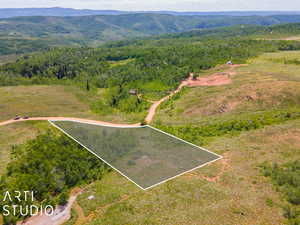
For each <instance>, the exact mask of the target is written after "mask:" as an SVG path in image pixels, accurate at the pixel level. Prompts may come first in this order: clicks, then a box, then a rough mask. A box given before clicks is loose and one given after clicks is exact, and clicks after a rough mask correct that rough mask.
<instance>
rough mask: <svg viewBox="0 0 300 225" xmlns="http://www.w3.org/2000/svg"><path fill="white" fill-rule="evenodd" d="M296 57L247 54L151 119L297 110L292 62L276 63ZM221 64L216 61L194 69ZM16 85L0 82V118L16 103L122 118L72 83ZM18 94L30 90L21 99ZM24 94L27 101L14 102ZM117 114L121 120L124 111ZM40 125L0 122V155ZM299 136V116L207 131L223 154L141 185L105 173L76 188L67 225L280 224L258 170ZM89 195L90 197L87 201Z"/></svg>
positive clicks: (297, 150) (28, 109) (277, 203)
mask: <svg viewBox="0 0 300 225" xmlns="http://www.w3.org/2000/svg"><path fill="white" fill-rule="evenodd" d="M299 57H300V52H299V51H298V52H287V53H283V52H280V53H268V54H264V55H262V56H260V57H258V58H256V59H252V60H249V62H248V63H249V65H248V66H245V67H240V68H237V69H236V71H237V74H236V75H234V76H233V77H232V79H233V82H232V83H231V84H229V85H225V86H218V87H197V88H188V89H185V90H184V91H183V92H182V93H181V95H180V97H179V98H177V99H173V100H171V101H168V102H167V103H165V104H163V105H162V106H161V107H160V110H159V112H158V114H157V116H156V117H155V121H154V124H167V125H172V126H173V125H187V124H195V125H200V124H205V123H209V122H210V121H223V120H227V119H230V118H238V117H240V116H243V115H245V113H250V114H255V113H256V112H264V111H266V112H267V111H268V110H270V109H285V108H292V107H294V108H297V107H299V103H300V88H299V87H300V83H299V81H300V80H299V73H298V71H299V69H300V65H296V64H286V63H284V62H286V61H288V60H295V59H298V58H299ZM223 69H224V68H222V67H218V68H215V69H213V70H211V71H208V72H206V73H205V74H202V75H203V76H204V75H207V74H210V73H214V72H218V71H219V72H220V71H222V70H223ZM20 88H21V89H20V90H17V89H14V88H13V87H7V88H0V93H1V91H2V93H4V94H5V95H3V94H0V96H1V97H0V99H1V98H2V99H3V100H5V102H6V103H5V104H4V106H5V109H6V110H5V113H3V111H2V110H1V113H2V115H1V114H0V118H2V117H3V118H9V117H11V116H14V115H15V114H16V113H15V112H14V111H15V110H13V109H15V107H16V108H17V109H18V110H19V111H22V110H23V111H22V113H26V114H30V113H32V115H31V114H30V115H31V116H33V115H38V116H41V115H39V114H42V115H50V116H54V115H62V114H63V115H66V116H79V117H85V116H86V117H87V118H96V119H97V118H98V119H99V118H101V119H103V118H104V119H107V120H109V119H114V120H115V121H116V120H120V121H122V119H123V118H122V116H115V115H111V116H97V115H95V114H93V113H91V112H90V110H89V107H88V104H87V103H88V102H89V101H90V100H91V98H93V97H92V96H88V95H86V94H83V93H81V92H80V91H78V90H77V91H76V90H75V89H66V88H64V87H61V86H51V87H50V86H29V87H20ZM27 88H28V90H30V92H29V91H28V90H27ZM37 88H38V92H36V89H37ZM22 90H23V92H22ZM25 93H31V94H30V96H29V97H27V98H24V95H25ZM37 93H38V94H37ZM2 96H4V97H2ZM28 98H29V99H31V100H32V101H31V102H32V103H30V102H27V103H26V102H25V103H23V102H20V100H26V99H28ZM66 98H68V99H66ZM2 99H1V102H2ZM7 99H10V101H7ZM66 101H68V102H66ZM15 104H16V106H15ZM39 104H40V107H39ZM35 105H37V106H36V108H34V107H35ZM220 108H222V109H223V111H222V112H220ZM8 109H9V110H8ZM36 110H37V112H38V113H37V114H35V113H36ZM43 113H44V114H43ZM19 114H21V113H19ZM53 114H54V115H53ZM134 117H135V118H136V116H133V117H132V118H134ZM124 118H127V120H128V118H129V117H124ZM124 120H125V119H124ZM124 120H123V121H124ZM40 124H42V123H40ZM15 126H16V127H15ZM43 126H44V125H39V126H37V125H33V124H31V123H26V124H25V123H24V124H22V123H20V124H16V125H10V126H6V127H2V128H1V132H0V134H2V136H0V138H1V139H2V140H6V139H7V138H10V139H9V140H11V141H9V143H7V145H6V146H4V147H1V149H4V150H2V151H1V150H0V153H1V155H0V157H1V159H2V157H3V159H5V157H6V159H7V158H8V157H9V150H8V149H9V148H8V147H9V146H11V145H12V144H15V142H16V138H18V139H20V137H22V138H23V140H25V139H26V138H31V137H33V136H34V135H35V134H36V132H37V131H36V130H37V129H41V130H43V129H44V128H43ZM45 126H46V125H45ZM16 128H18V129H19V128H20V129H19V131H18V132H20V134H19V135H18V133H14V130H17V129H16ZM27 129H29V130H28V133H27V132H26V130H27ZM22 138H21V139H22ZM299 141H300V120H293V121H288V122H285V123H282V124H277V125H272V126H266V127H264V128H262V129H257V130H251V131H244V132H241V133H239V134H238V135H234V136H232V135H230V134H227V135H223V136H219V137H215V138H214V139H212V140H211V141H210V142H208V143H207V144H206V145H205V146H204V147H206V148H207V149H209V150H210V151H213V152H215V153H217V154H221V155H223V157H224V159H223V160H220V161H218V162H215V163H213V164H211V165H209V166H206V167H203V168H200V169H197V170H195V171H193V172H191V173H188V174H185V175H183V176H180V177H178V178H176V179H174V180H171V181H169V182H167V183H164V184H161V185H159V186H157V187H155V188H152V189H150V190H148V191H142V190H140V189H139V188H138V187H137V186H135V185H134V184H133V183H131V182H130V181H128V180H127V179H126V178H124V177H122V176H121V175H119V174H118V173H117V172H114V171H112V172H110V173H108V174H106V175H105V176H104V177H103V179H101V180H99V181H96V182H94V183H92V184H90V185H88V186H85V187H83V188H84V192H83V194H82V195H80V196H79V197H78V203H79V205H80V206H81V207H82V209H83V212H84V215H83V216H82V215H81V216H78V215H80V214H79V213H78V212H74V211H73V215H74V218H75V219H73V220H71V221H70V223H69V224H75V220H76V218H77V217H78V220H77V223H76V224H88V225H96V224H97V225H98V224H110V225H114V224H115V225H123V224H124V225H125V224H130V225H140V224H145V225H151V224H164V225H168V224H170V225H174V224H175V225H177V224H178V225H181V224H187V225H189V224H191V225H195V224H199V225H200V224H201V225H211V224H243V225H253V224H259V225H282V224H284V223H286V219H285V218H284V216H283V211H282V205H284V204H285V203H286V202H285V200H284V198H283V196H282V195H281V194H280V193H279V192H276V190H275V188H274V186H272V184H271V182H270V179H269V178H266V177H264V176H263V175H262V174H261V171H260V168H259V166H260V165H261V164H262V163H264V162H265V161H268V162H277V163H279V164H282V163H285V162H289V161H291V160H297V159H299V160H300V145H299V143H300V142H299ZM0 143H1V142H0ZM3 161H5V160H3ZM3 168H4V167H2V170H3ZM0 170H1V169H0ZM90 195H94V196H95V198H94V199H92V200H89V199H88V197H89V196H90ZM75 215H76V216H75Z"/></svg>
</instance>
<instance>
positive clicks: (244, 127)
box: [157, 108, 300, 145]
mask: <svg viewBox="0 0 300 225" xmlns="http://www.w3.org/2000/svg"><path fill="white" fill-rule="evenodd" d="M295 119H300V110H299V109H294V108H291V109H285V110H270V111H265V112H259V113H255V114H245V115H242V116H239V117H236V118H233V119H227V120H219V121H212V122H210V123H208V124H203V125H201V124H200V125H184V126H167V125H162V124H157V127H159V128H160V129H162V130H164V131H166V132H168V133H171V134H174V135H175V136H177V137H181V138H183V139H184V140H188V141H190V142H194V143H198V144H201V145H203V144H207V142H208V141H209V138H210V137H217V136H222V135H226V134H229V135H237V134H240V133H241V132H243V131H249V130H255V129H259V128H263V127H265V126H268V125H273V124H279V123H283V122H285V121H288V120H295Z"/></svg>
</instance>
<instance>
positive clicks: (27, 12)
mask: <svg viewBox="0 0 300 225" xmlns="http://www.w3.org/2000/svg"><path fill="white" fill-rule="evenodd" d="M136 13H152V14H169V15H180V16H211V15H227V16H253V15H256V16H271V15H299V14H300V11H224V12H176V11H120V10H91V9H72V8H61V7H53V8H2V9H0V18H10V17H17V16H63V17H64V16H92V15H122V14H136Z"/></svg>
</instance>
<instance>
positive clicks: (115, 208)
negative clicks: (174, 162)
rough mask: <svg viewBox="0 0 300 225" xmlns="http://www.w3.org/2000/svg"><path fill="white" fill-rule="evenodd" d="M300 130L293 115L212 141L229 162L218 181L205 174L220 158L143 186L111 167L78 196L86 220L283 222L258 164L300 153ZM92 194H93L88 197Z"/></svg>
mask: <svg viewBox="0 0 300 225" xmlns="http://www.w3.org/2000/svg"><path fill="white" fill-rule="evenodd" d="M299 135H300V121H297V122H296V123H295V122H289V123H286V124H283V125H278V126H272V127H268V128H266V129H263V130H257V131H251V132H248V133H244V134H242V135H241V136H239V137H235V138H230V137H223V138H220V139H218V140H216V141H214V142H213V143H211V144H210V145H209V146H207V147H208V148H209V149H210V150H212V151H215V152H218V153H220V154H223V155H224V156H225V158H226V160H227V163H228V167H226V169H225V170H224V172H223V173H222V175H221V176H220V179H219V181H217V182H208V181H206V180H205V179H203V176H208V177H209V176H215V175H216V174H218V173H220V171H221V170H222V163H221V162H218V163H215V164H212V165H211V166H207V167H205V168H201V169H198V170H196V171H194V172H192V173H189V174H187V175H184V176H181V177H178V178H176V179H174V180H172V181H169V182H167V183H165V184H162V185H160V186H157V187H155V188H153V189H150V190H149V191H146V192H144V191H141V190H139V189H138V188H137V187H135V185H134V184H132V183H130V182H129V181H127V180H126V179H125V178H123V177H122V176H120V175H118V174H117V173H115V172H114V173H111V174H108V175H107V176H106V177H104V179H103V180H101V181H97V182H95V183H94V184H93V185H91V186H90V187H88V188H87V190H86V191H85V193H84V194H83V195H81V196H80V197H79V204H80V205H81V206H82V207H83V209H84V212H85V215H86V216H87V219H86V221H89V219H91V218H92V221H90V222H89V223H85V224H118V225H120V224H172V225H173V224H201V225H202V224H204V225H206V224H249V225H252V224H283V222H284V218H283V216H282V213H281V209H280V208H279V207H278V205H280V204H281V203H282V199H281V196H280V195H279V194H278V193H276V192H275V190H274V189H273V188H272V186H271V184H270V183H269V181H268V179H266V178H265V177H263V176H261V175H260V172H259V170H258V166H259V165H260V164H261V163H263V162H264V161H265V160H268V161H276V162H286V161H288V160H291V159H296V158H298V159H299V158H300V154H299V147H300V146H299V144H298V143H299V142H298V140H299V137H300V136H299ZM274 139H276V140H277V142H274V141H273V140H274ZM297 150H298V153H297V154H296V153H295V152H296V151H297ZM245 159H247V160H245ZM90 195H94V196H95V199H94V200H88V199H87V197H88V196H90ZM270 202H272V204H270Z"/></svg>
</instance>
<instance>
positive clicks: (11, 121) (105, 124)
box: [0, 117, 140, 127]
mask: <svg viewBox="0 0 300 225" xmlns="http://www.w3.org/2000/svg"><path fill="white" fill-rule="evenodd" d="M38 120H74V121H78V122H83V123H94V124H98V125H104V126H117V127H137V126H140V124H139V123H136V124H119V123H109V122H104V121H98V120H89V119H81V118H73V117H32V118H28V119H19V120H13V119H11V120H7V121H3V122H0V126H4V125H8V124H12V123H17V122H22V121H38Z"/></svg>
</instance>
